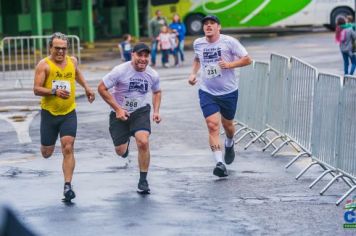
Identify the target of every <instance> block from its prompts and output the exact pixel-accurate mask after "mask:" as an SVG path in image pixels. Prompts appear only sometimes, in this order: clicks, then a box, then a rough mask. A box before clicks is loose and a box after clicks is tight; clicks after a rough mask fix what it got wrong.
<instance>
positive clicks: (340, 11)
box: [330, 7, 354, 30]
mask: <svg viewBox="0 0 356 236" xmlns="http://www.w3.org/2000/svg"><path fill="white" fill-rule="evenodd" d="M348 15H352V16H354V13H353V11H352V10H351V9H350V8H347V7H340V8H336V9H335V10H333V11H332V13H331V15H330V28H331V29H332V30H335V28H336V22H337V20H338V19H339V18H345V19H346V16H348Z"/></svg>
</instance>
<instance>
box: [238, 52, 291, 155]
mask: <svg viewBox="0 0 356 236" xmlns="http://www.w3.org/2000/svg"><path fill="white" fill-rule="evenodd" d="M288 72H289V58H288V57H285V56H283V55H279V54H271V57H270V71H269V78H268V80H267V81H268V83H267V84H266V90H267V91H266V95H265V98H266V99H265V100H266V106H265V127H263V128H266V129H264V130H263V131H262V132H260V134H259V135H258V136H256V137H255V138H254V139H252V140H251V141H250V142H249V143H248V144H246V146H245V149H247V148H248V147H249V146H250V145H251V144H252V143H254V142H256V141H257V140H258V139H260V138H263V137H267V136H266V135H267V134H268V132H273V133H274V134H275V135H276V136H275V137H274V138H273V139H272V140H271V141H270V142H269V143H268V144H267V145H266V146H265V147H264V148H263V149H262V150H263V151H265V150H266V149H267V148H268V147H269V146H271V145H272V146H273V147H274V148H275V146H274V142H275V141H276V140H278V139H282V140H284V132H285V121H286V112H285V110H286V99H284V98H286V94H285V93H286V86H287V76H288Z"/></svg>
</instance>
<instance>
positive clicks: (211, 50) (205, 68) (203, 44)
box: [193, 34, 248, 95]
mask: <svg viewBox="0 0 356 236" xmlns="http://www.w3.org/2000/svg"><path fill="white" fill-rule="evenodd" d="M193 47H194V52H195V54H196V57H197V58H199V61H200V69H201V72H200V77H199V78H198V79H199V84H200V89H201V90H203V91H205V92H207V93H210V94H212V95H224V94H228V93H231V92H233V91H235V90H237V89H238V78H237V77H236V75H235V70H234V69H221V68H220V67H219V65H218V62H219V61H220V60H224V61H227V62H231V61H234V60H236V59H239V58H242V57H244V56H247V55H248V54H247V51H246V49H245V48H244V47H243V46H242V45H241V44H240V42H239V41H238V40H237V39H235V38H233V37H231V36H228V35H223V34H220V38H219V39H218V40H217V41H216V42H214V43H209V42H208V41H207V40H206V38H205V37H202V38H198V39H196V40H195V41H194V43H193Z"/></svg>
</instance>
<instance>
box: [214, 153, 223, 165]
mask: <svg viewBox="0 0 356 236" xmlns="http://www.w3.org/2000/svg"><path fill="white" fill-rule="evenodd" d="M213 156H214V158H215V161H216V162H217V163H218V162H222V163H223V159H222V151H215V152H213Z"/></svg>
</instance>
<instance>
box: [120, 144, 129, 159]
mask: <svg viewBox="0 0 356 236" xmlns="http://www.w3.org/2000/svg"><path fill="white" fill-rule="evenodd" d="M129 146H130V139H129V141H127V149H126V152H125V153H124V154H123V155H122V158H126V157H127V156H128V155H129Z"/></svg>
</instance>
